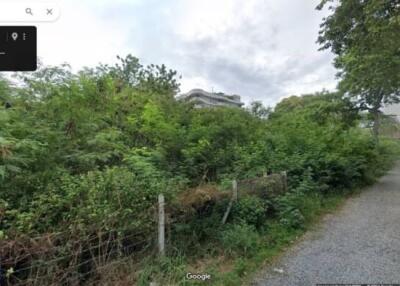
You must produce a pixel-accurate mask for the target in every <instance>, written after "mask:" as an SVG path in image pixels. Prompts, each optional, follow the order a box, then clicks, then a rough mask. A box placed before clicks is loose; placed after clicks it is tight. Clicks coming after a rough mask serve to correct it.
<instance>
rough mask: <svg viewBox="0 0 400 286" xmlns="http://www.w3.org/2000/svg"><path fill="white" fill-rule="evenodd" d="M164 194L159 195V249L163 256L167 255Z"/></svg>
mask: <svg viewBox="0 0 400 286" xmlns="http://www.w3.org/2000/svg"><path fill="white" fill-rule="evenodd" d="M164 205H165V202H164V195H163V194H159V195H158V251H159V254H160V255H161V256H164V255H165V211H164Z"/></svg>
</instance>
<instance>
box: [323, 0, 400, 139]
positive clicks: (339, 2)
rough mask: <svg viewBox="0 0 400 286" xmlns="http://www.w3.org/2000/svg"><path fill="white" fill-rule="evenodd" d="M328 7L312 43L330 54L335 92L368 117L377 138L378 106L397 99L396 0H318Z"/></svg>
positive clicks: (399, 40) (399, 17)
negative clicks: (328, 12)
mask: <svg viewBox="0 0 400 286" xmlns="http://www.w3.org/2000/svg"><path fill="white" fill-rule="evenodd" d="M326 6H329V7H328V9H329V10H331V11H332V12H333V13H332V14H331V15H330V16H328V17H327V18H324V20H323V22H322V24H321V30H320V35H319V38H318V42H319V43H320V44H321V50H325V49H330V50H331V51H332V52H333V53H334V54H335V55H336V58H335V61H334V64H335V67H336V68H338V70H339V72H338V77H339V78H340V79H341V81H340V83H339V89H340V90H341V91H342V92H343V93H344V94H345V96H350V97H352V98H353V99H355V102H356V104H357V106H358V107H359V108H360V109H361V110H368V111H369V112H370V114H371V115H372V117H373V121H374V124H373V134H374V136H375V138H376V140H378V135H379V122H380V115H381V108H382V106H383V105H384V104H393V103H397V102H399V101H400V0H323V1H322V2H321V3H320V5H318V7H317V9H319V10H321V9H323V8H324V7H326Z"/></svg>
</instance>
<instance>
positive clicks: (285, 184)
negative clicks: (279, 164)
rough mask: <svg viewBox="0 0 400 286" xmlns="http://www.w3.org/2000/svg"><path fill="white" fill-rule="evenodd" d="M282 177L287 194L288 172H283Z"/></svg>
mask: <svg viewBox="0 0 400 286" xmlns="http://www.w3.org/2000/svg"><path fill="white" fill-rule="evenodd" d="M281 176H282V183H283V188H284V190H285V192H286V191H287V190H288V183H287V172H286V171H283V172H281Z"/></svg>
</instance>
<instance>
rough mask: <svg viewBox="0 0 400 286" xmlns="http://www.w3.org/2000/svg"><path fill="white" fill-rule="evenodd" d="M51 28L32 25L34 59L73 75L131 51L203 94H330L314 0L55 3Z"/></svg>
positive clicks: (268, 99) (268, 98) (327, 58)
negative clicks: (57, 11)
mask: <svg viewBox="0 0 400 286" xmlns="http://www.w3.org/2000/svg"><path fill="white" fill-rule="evenodd" d="M0 1H1V0H0ZM59 1H60V5H61V8H62V16H61V18H60V19H59V21H58V22H57V23H54V24H41V25H39V55H40V56H41V57H42V58H43V60H44V62H45V63H47V64H59V63H62V62H69V63H71V64H72V66H73V67H74V68H75V69H77V68H80V67H82V66H88V65H89V66H94V65H96V64H97V63H99V62H103V63H104V62H105V63H111V62H113V61H114V60H115V56H116V55H117V54H120V55H126V54H128V53H131V54H133V55H135V56H137V57H139V58H140V59H141V60H142V61H144V63H155V64H161V63H165V64H166V65H167V66H168V67H171V68H173V69H176V70H178V72H179V73H180V74H182V76H183V79H182V91H187V90H189V89H191V88H196V87H200V88H204V89H208V90H209V89H211V88H214V90H218V91H223V92H227V93H235V94H240V95H242V97H243V99H244V100H245V101H247V102H248V101H250V100H263V101H264V102H265V103H266V104H274V103H276V102H277V101H278V100H279V99H280V98H282V97H284V96H289V95H291V94H301V93H309V92H313V91H317V90H321V89H322V88H328V89H333V88H334V87H335V84H336V81H335V78H334V74H335V71H334V69H333V67H332V66H331V61H332V56H331V55H330V54H329V53H328V52H319V51H318V45H317V44H316V43H315V42H316V39H317V36H318V29H319V24H320V22H321V20H322V17H323V16H324V13H323V12H320V11H316V10H315V6H316V5H317V4H318V2H319V0H296V1H293V0H280V1H276V0H246V1H241V0H218V1H215V0H168V1H162V0H159V1H157V0H85V1H82V0H59Z"/></svg>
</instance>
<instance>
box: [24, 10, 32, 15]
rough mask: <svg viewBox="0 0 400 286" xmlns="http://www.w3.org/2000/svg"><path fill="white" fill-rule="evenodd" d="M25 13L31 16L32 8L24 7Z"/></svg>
mask: <svg viewBox="0 0 400 286" xmlns="http://www.w3.org/2000/svg"><path fill="white" fill-rule="evenodd" d="M25 13H26V14H30V15H32V16H33V13H32V9H31V8H26V9H25Z"/></svg>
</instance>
